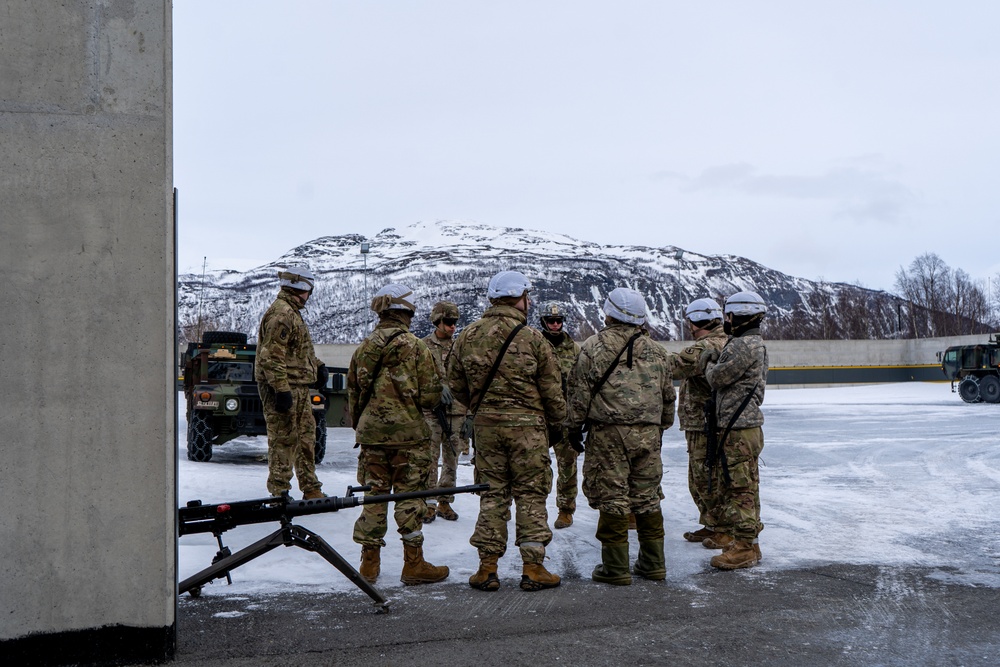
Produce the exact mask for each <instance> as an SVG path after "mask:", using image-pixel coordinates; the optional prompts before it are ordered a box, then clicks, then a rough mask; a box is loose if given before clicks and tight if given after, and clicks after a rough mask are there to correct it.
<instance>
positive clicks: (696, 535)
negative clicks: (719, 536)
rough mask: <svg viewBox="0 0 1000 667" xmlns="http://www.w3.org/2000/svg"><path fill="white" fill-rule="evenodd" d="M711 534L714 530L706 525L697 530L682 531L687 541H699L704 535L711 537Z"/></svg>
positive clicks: (713, 533)
mask: <svg viewBox="0 0 1000 667" xmlns="http://www.w3.org/2000/svg"><path fill="white" fill-rule="evenodd" d="M713 535H715V531H714V530H712V529H711V528H709V527H707V526H706V527H704V528H699V529H698V530H694V531H689V532H687V533H684V539H685V540H687V541H688V542H701V541H702V540H704V539H705V538H706V537H712V536H713Z"/></svg>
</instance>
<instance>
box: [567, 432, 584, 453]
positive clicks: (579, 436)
mask: <svg viewBox="0 0 1000 667" xmlns="http://www.w3.org/2000/svg"><path fill="white" fill-rule="evenodd" d="M569 446H570V447H572V448H573V451H574V452H576V453H577V454H583V429H582V428H571V429H570V430H569Z"/></svg>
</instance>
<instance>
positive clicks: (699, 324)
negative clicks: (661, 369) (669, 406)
mask: <svg viewBox="0 0 1000 667" xmlns="http://www.w3.org/2000/svg"><path fill="white" fill-rule="evenodd" d="M684 317H685V320H686V322H687V326H688V330H689V331H690V332H691V337H692V338H694V341H695V342H694V343H693V344H692V345H689V346H688V347H686V348H684V349H683V350H681V351H680V352H678V353H676V354H670V355H669V356H670V369H671V374H672V375H673V376H674V378H676V379H679V380H680V381H681V388H680V392H679V395H678V399H677V413H678V416H679V417H680V426H681V430H682V431H684V437H685V439H686V440H687V451H688V489H689V490H690V491H691V498H692V499H694V504H695V506H696V507H697V508H698V516H699V520H700V521H701V523H702V525H703V526H704V528H699V529H698V530H695V531H689V532H686V533H684V539H685V540H687V541H688V542H699V543H700V542H702V541H703V540H705V539H709V538H712V539H715V538H717V537H719V535H720V534H725V533H726V532H727V528H728V527H727V526H726V525H725V524H724V523H723V521H722V515H721V508H720V506H719V503H720V489H719V485H718V484H714V485H713V484H710V483H709V469H708V461H707V456H708V435H707V429H708V421H707V420H706V418H705V409H706V404H708V403H709V399H711V398H712V388H711V387H709V386H708V380H706V379H705V375H704V373H703V372H702V369H701V364H700V363H699V362H700V360H701V355H702V353H704V352H705V350H721V349H722V347H723V346H724V345H725V344H726V341H727V340H729V336H727V335H726V332H725V331H723V329H722V307H721V306H720V305H719V304H718V303H717V302H716V301H715V300H713V299H695V300H694V301H692V302H691V303H690V304H689V305H688V307H687V308H686V309H685V310H684Z"/></svg>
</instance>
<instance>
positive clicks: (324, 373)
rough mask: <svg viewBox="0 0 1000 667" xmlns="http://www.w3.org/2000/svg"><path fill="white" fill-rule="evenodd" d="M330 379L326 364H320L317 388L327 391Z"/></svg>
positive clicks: (317, 372) (317, 370)
mask: <svg viewBox="0 0 1000 667" xmlns="http://www.w3.org/2000/svg"><path fill="white" fill-rule="evenodd" d="M329 379H330V371H328V370H327V369H326V364H320V365H319V368H317V369H316V388H317V389H325V388H326V383H327V380H329Z"/></svg>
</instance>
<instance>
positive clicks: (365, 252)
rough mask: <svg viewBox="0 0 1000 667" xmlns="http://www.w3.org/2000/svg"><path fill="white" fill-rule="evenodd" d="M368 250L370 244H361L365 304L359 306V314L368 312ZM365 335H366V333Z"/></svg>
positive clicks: (363, 316) (363, 317) (364, 317)
mask: <svg viewBox="0 0 1000 667" xmlns="http://www.w3.org/2000/svg"><path fill="white" fill-rule="evenodd" d="M370 249H371V244H370V243H368V242H363V243H362V244H361V258H362V259H363V260H364V262H365V268H364V270H363V271H362V274H363V275H364V279H365V302H364V303H363V304H361V312H362V313H367V312H368V311H367V308H368V251H369V250H370ZM361 317H362V319H366V316H365V315H362V316H361ZM365 333H366V334H367V331H366V332H365Z"/></svg>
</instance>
